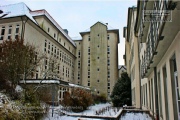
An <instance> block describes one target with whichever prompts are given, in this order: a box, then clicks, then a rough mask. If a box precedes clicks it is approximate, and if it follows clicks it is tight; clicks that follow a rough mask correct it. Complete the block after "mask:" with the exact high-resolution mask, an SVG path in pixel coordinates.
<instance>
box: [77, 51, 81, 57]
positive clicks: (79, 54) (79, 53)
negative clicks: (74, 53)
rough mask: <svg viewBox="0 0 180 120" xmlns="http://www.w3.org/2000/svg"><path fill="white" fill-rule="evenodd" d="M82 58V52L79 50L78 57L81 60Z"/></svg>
mask: <svg viewBox="0 0 180 120" xmlns="http://www.w3.org/2000/svg"><path fill="white" fill-rule="evenodd" d="M80 56H81V52H80V50H79V52H78V57H79V58H80Z"/></svg>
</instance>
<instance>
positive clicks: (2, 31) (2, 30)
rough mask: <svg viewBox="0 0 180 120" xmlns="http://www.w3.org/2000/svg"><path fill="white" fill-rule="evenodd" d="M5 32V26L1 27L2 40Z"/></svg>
mask: <svg viewBox="0 0 180 120" xmlns="http://www.w3.org/2000/svg"><path fill="white" fill-rule="evenodd" d="M4 34H5V27H4V26H3V27H2V29H1V38H0V40H3V39H4Z"/></svg>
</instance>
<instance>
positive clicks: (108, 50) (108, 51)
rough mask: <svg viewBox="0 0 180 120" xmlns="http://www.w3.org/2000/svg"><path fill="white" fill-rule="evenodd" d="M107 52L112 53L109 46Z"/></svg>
mask: <svg viewBox="0 0 180 120" xmlns="http://www.w3.org/2000/svg"><path fill="white" fill-rule="evenodd" d="M107 53H108V54H110V47H109V46H108V47H107Z"/></svg>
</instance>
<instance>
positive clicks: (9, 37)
mask: <svg viewBox="0 0 180 120" xmlns="http://www.w3.org/2000/svg"><path fill="white" fill-rule="evenodd" d="M11 32H12V25H10V26H9V30H8V40H9V39H11Z"/></svg>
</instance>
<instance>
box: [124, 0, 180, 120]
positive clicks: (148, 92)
mask: <svg viewBox="0 0 180 120" xmlns="http://www.w3.org/2000/svg"><path fill="white" fill-rule="evenodd" d="M129 15H130V14H128V16H129ZM179 15H180V2H179V1H175V0H171V1H164V0H159V1H140V0H138V2H137V17H136V19H135V20H136V21H135V24H134V27H133V28H132V29H131V31H132V32H134V33H133V34H134V35H135V36H136V37H137V39H136V41H137V43H138V44H136V47H137V48H138V50H139V52H137V53H136V54H135V56H138V57H139V58H138V63H139V64H137V65H136V64H135V66H137V67H139V71H138V72H139V75H140V77H139V81H140V85H139V86H135V89H140V92H135V96H138V97H139V99H140V107H141V108H142V109H144V110H149V111H150V113H151V115H153V116H154V117H155V118H156V119H160V120H178V119H180V107H179V106H180V98H179V80H180V76H179V75H180V63H179V61H180V52H179V51H180V47H179V46H180V41H179V39H180V23H179V21H180V17H179ZM128 20H131V18H130V19H129V17H128ZM131 25H132V24H131ZM128 27H129V25H128ZM128 27H127V29H128ZM127 31H128V30H127ZM127 36H128V34H127ZM126 56H127V54H126ZM126 62H127V61H126ZM130 67H131V66H130ZM131 74H133V73H132V72H131V71H130V72H129V75H131ZM132 102H133V101H132Z"/></svg>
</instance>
